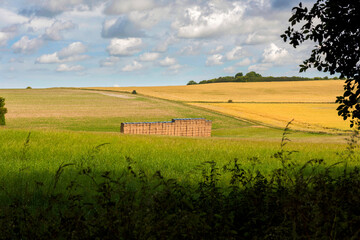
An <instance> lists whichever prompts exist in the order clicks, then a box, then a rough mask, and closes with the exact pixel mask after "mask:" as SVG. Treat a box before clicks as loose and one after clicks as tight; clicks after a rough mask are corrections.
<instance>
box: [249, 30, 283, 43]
mask: <svg viewBox="0 0 360 240" xmlns="http://www.w3.org/2000/svg"><path fill="white" fill-rule="evenodd" d="M278 35H279V34H278ZM278 35H276V34H271V33H269V32H266V33H263V34H260V33H258V32H253V33H250V34H249V35H248V36H247V38H246V40H245V43H246V44H262V43H268V42H271V41H273V40H276V38H277V37H278Z"/></svg>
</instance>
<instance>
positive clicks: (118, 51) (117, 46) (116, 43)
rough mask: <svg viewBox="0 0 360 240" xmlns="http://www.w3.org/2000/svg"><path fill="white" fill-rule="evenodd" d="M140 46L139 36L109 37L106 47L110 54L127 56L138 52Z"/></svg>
mask: <svg viewBox="0 0 360 240" xmlns="http://www.w3.org/2000/svg"><path fill="white" fill-rule="evenodd" d="M141 46H142V40H141V38H125V39H119V38H114V39H111V42H110V44H109V46H108V47H107V48H106V50H107V51H108V53H109V54H110V55H123V56H129V55H133V54H135V53H137V52H140V50H141V49H140V48H141Z"/></svg>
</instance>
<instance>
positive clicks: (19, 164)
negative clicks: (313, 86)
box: [0, 129, 358, 186]
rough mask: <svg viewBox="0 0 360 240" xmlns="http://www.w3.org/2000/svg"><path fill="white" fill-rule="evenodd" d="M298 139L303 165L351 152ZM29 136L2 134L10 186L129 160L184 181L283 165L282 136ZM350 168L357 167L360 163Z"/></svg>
mask: <svg viewBox="0 0 360 240" xmlns="http://www.w3.org/2000/svg"><path fill="white" fill-rule="evenodd" d="M296 135H297V133H294V134H292V138H293V142H292V143H291V144H289V145H288V149H289V150H296V151H299V153H297V154H294V156H293V159H294V161H296V162H299V163H304V162H305V161H307V160H308V159H314V158H324V159H328V161H329V164H332V163H335V162H337V161H338V160H339V156H338V155H337V153H341V152H343V151H344V150H345V148H346V145H345V144H339V143H321V142H320V143H315V142H312V143H310V142H302V141H297V139H301V137H300V138H296ZM27 136H28V131H26V130H9V129H8V130H6V129H2V130H1V131H0V139H1V142H0V160H1V161H0V179H2V180H6V179H8V181H7V184H8V185H9V186H12V185H16V184H17V180H14V182H11V179H15V178H14V176H18V175H19V174H20V173H21V174H20V175H25V176H27V177H28V181H29V182H34V181H35V180H36V179H41V180H43V181H45V179H47V177H48V175H49V174H52V173H53V172H55V171H56V169H57V167H58V166H59V165H60V164H62V163H74V164H86V165H89V166H91V167H92V169H93V170H94V171H96V172H101V171H105V170H109V169H111V171H114V172H119V171H122V170H123V169H124V168H126V164H127V163H126V157H130V158H131V159H133V160H134V161H135V162H136V166H137V167H139V168H142V169H144V170H145V172H146V173H151V172H154V171H156V170H160V171H161V172H162V173H163V174H164V176H166V177H169V178H175V179H177V180H179V181H187V180H189V181H193V180H196V179H198V177H199V175H196V173H195V172H194V170H195V169H196V168H197V166H199V165H200V164H201V163H202V162H205V161H216V162H218V163H219V164H224V163H226V162H227V161H229V159H234V158H237V159H239V162H241V164H242V165H243V166H244V167H246V168H250V167H252V166H253V162H252V158H254V157H256V158H257V159H258V160H257V161H258V162H257V165H256V167H255V168H256V169H259V170H260V169H261V171H262V172H264V173H267V172H270V171H272V170H273V169H275V168H277V167H279V162H277V161H275V160H274V159H273V158H272V155H273V153H274V152H276V151H277V150H278V149H279V140H280V138H281V134H279V135H278V137H277V139H276V141H269V140H268V139H258V140H256V139H253V140H249V139H245V140H241V139H235V138H232V139H228V138H208V139H205V138H187V137H166V136H146V135H123V134H110V133H109V134H103V133H90V132H67V131H58V130H52V131H44V130H42V131H40V130H33V131H32V132H31V137H30V141H29V142H28V143H26V144H25V145H24V143H25V139H26V138H27ZM103 143H109V144H106V145H104V146H103V147H101V149H100V150H101V151H100V154H94V155H93V156H91V158H90V159H86V158H85V159H84V156H88V155H89V154H90V155H91V154H92V151H93V150H94V147H95V146H98V145H101V144H103ZM25 146H26V147H25ZM349 164H350V165H351V166H355V165H357V164H358V162H356V161H354V162H351V163H349ZM72 174H73V173H71V172H69V175H68V176H66V178H71V176H72Z"/></svg>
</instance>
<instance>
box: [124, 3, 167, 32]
mask: <svg viewBox="0 0 360 240" xmlns="http://www.w3.org/2000/svg"><path fill="white" fill-rule="evenodd" d="M172 10H173V8H172V7H171V6H165V5H164V6H159V5H158V6H156V7H154V8H151V9H147V10H146V11H133V12H130V13H129V14H128V17H129V20H130V21H132V22H133V23H135V24H136V25H137V26H140V27H141V28H151V27H153V26H155V25H156V24H158V23H159V22H160V21H161V20H168V19H169V16H172Z"/></svg>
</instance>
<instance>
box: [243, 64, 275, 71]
mask: <svg viewBox="0 0 360 240" xmlns="http://www.w3.org/2000/svg"><path fill="white" fill-rule="evenodd" d="M271 67H272V64H271V63H259V64H254V65H251V66H249V67H248V71H255V72H264V71H266V70H268V69H269V68H271Z"/></svg>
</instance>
